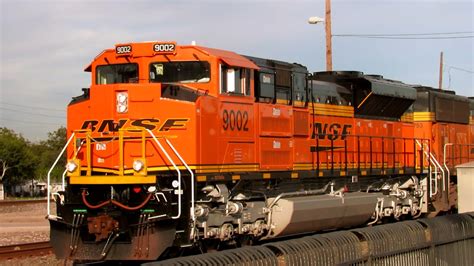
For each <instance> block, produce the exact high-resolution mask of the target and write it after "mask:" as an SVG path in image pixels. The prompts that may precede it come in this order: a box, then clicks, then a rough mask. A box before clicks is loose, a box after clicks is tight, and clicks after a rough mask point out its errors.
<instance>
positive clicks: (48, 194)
mask: <svg viewBox="0 0 474 266" xmlns="http://www.w3.org/2000/svg"><path fill="white" fill-rule="evenodd" d="M75 134H76V133H75V132H73V133H72V134H71V136H70V137H69V139H68V140H67V143H66V145H64V148H63V149H62V150H61V152H60V153H59V155H58V157H57V158H56V161H54V163H53V165H52V166H51V168H50V169H49V171H48V177H47V179H48V181H47V183H48V186H47V192H46V193H47V200H46V202H47V204H48V206H47V212H48V215H47V216H46V217H47V218H50V216H51V206H50V205H51V188H50V186H51V172H52V171H53V169H54V167H56V164H57V163H58V161H59V159H61V156H62V155H63V153H64V152H65V151H66V148H67V147H68V146H69V143H71V140H72V139H73V138H74V135H75Z"/></svg>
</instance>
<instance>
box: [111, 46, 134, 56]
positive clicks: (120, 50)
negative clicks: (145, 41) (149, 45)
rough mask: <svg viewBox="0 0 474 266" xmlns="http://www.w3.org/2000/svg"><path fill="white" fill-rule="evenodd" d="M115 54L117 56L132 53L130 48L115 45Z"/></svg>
mask: <svg viewBox="0 0 474 266" xmlns="http://www.w3.org/2000/svg"><path fill="white" fill-rule="evenodd" d="M115 53H116V54H117V55H128V54H131V53H132V46H131V45H129V44H127V45H116V46H115Z"/></svg>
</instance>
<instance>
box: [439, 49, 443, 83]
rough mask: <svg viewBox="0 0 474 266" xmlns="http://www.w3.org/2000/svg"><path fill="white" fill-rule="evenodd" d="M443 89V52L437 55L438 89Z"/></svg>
mask: <svg viewBox="0 0 474 266" xmlns="http://www.w3.org/2000/svg"><path fill="white" fill-rule="evenodd" d="M442 89H443V52H442V51H441V54H440V55H439V90H442Z"/></svg>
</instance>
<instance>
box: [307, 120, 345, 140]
mask: <svg viewBox="0 0 474 266" xmlns="http://www.w3.org/2000/svg"><path fill="white" fill-rule="evenodd" d="M351 128H352V125H342V126H341V125H340V124H338V123H334V124H322V123H314V130H315V134H313V136H312V138H313V139H314V138H315V137H316V135H317V136H318V138H319V139H321V140H323V139H325V138H326V137H327V139H328V140H337V139H338V138H339V137H341V140H345V139H346V138H347V135H349V134H350V129H351Z"/></svg>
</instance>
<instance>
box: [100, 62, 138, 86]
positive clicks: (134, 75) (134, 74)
mask: <svg viewBox="0 0 474 266" xmlns="http://www.w3.org/2000/svg"><path fill="white" fill-rule="evenodd" d="M96 72H97V80H96V84H98V85H103V84H114V83H137V82H138V65H137V64H115V65H105V66H98V67H97V69H96Z"/></svg>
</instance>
